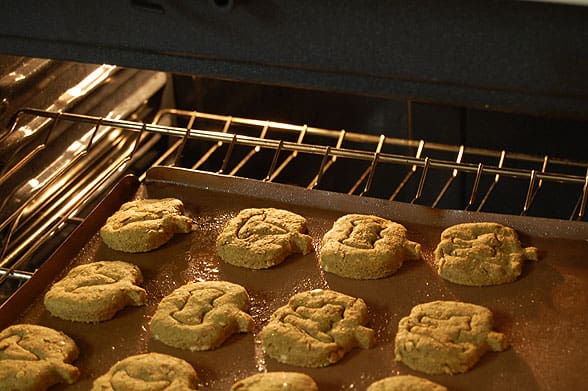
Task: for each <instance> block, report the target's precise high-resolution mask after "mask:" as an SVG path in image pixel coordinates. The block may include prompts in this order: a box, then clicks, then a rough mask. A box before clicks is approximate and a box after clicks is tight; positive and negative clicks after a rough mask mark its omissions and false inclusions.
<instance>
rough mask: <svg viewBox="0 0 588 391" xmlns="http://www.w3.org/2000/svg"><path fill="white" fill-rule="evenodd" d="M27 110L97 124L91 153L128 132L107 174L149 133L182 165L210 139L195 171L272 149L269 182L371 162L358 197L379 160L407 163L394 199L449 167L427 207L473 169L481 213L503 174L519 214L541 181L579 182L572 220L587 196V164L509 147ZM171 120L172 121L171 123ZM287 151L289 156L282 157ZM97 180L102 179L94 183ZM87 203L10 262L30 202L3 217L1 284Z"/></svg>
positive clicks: (177, 116)
mask: <svg viewBox="0 0 588 391" xmlns="http://www.w3.org/2000/svg"><path fill="white" fill-rule="evenodd" d="M24 116H35V117H41V118H46V119H49V120H51V121H52V124H51V128H54V127H55V125H56V124H57V123H58V122H61V121H69V122H73V123H84V124H90V125H92V126H93V127H94V131H93V136H92V137H91V138H90V140H89V141H88V144H87V145H86V149H85V151H84V153H83V154H87V153H89V152H90V151H91V149H92V148H93V143H94V136H95V135H96V134H97V133H98V130H99V129H101V128H104V127H106V128H109V129H117V130H123V131H127V132H130V133H131V134H132V135H133V137H134V142H133V143H132V146H130V147H129V148H126V149H125V151H126V152H125V154H126V155H125V156H121V158H120V159H119V160H117V162H116V163H114V164H113V166H112V167H111V169H110V170H109V175H112V174H114V173H120V172H122V171H124V167H125V166H126V165H127V164H128V162H129V161H130V160H132V159H133V155H134V154H135V153H136V151H137V149H138V148H139V147H140V146H141V144H142V142H143V140H144V139H145V137H144V134H146V133H150V134H159V135H163V136H168V137H170V139H172V140H174V142H172V143H170V144H171V145H170V146H169V147H168V149H167V150H166V151H164V152H163V153H162V154H161V155H160V157H159V159H158V160H157V161H156V162H155V164H154V165H171V166H181V161H182V156H183V153H184V149H185V146H186V144H187V143H188V141H190V140H196V141H200V142H207V143H208V144H207V145H210V147H209V148H208V150H207V151H205V152H204V153H203V154H202V156H201V157H200V158H198V159H197V161H196V163H194V164H193V165H191V166H190V167H186V168H189V169H194V170H198V169H202V168H203V166H204V164H205V163H206V162H207V161H208V159H209V158H210V156H211V155H212V154H213V153H215V152H217V151H219V149H220V148H221V147H223V146H224V147H225V149H226V150H225V151H224V158H223V159H222V164H221V167H220V168H219V169H218V170H216V171H215V172H216V173H222V174H226V175H238V174H239V171H240V169H241V168H242V167H243V166H244V165H246V164H247V162H248V161H249V160H250V159H251V158H252V157H253V156H254V155H255V154H256V153H258V152H259V151H260V150H270V151H273V159H271V163H270V164H269V166H268V167H267V175H266V176H265V178H264V179H263V180H264V181H269V182H272V181H277V180H278V178H279V175H280V173H281V172H283V170H284V169H285V168H286V167H287V166H288V165H289V164H290V163H291V162H292V161H293V160H295V159H296V158H297V157H298V156H299V155H302V154H309V155H315V156H318V157H319V158H320V159H319V160H320V164H318V166H317V167H315V169H314V170H315V171H314V172H315V175H314V178H313V179H312V180H311V181H310V183H308V184H307V186H306V187H307V188H309V189H313V188H317V187H319V186H320V184H321V179H322V178H323V176H324V175H325V173H326V172H327V171H328V170H329V168H330V167H331V166H332V165H333V164H334V163H335V162H336V161H337V159H352V160H354V161H362V162H364V163H365V164H366V165H367V168H366V169H365V170H364V171H363V172H362V173H361V175H360V176H359V177H358V178H357V180H356V181H355V183H354V184H353V185H352V186H351V187H350V188H349V189H348V191H347V193H348V194H356V195H359V196H363V195H367V194H368V193H369V190H370V188H371V186H372V180H373V178H374V173H375V171H376V168H377V167H378V166H380V165H383V164H394V165H400V166H404V167H405V169H406V174H405V176H404V179H403V180H402V181H400V182H399V183H398V185H397V187H396V188H395V189H394V191H392V192H391V195H390V196H389V199H390V200H394V199H395V198H396V195H397V194H398V193H399V192H400V191H401V190H402V189H403V187H404V186H405V185H406V183H407V182H408V180H409V179H410V178H412V177H415V178H417V177H418V178H419V179H418V187H417V189H416V192H415V194H414V196H413V197H412V200H411V201H410V202H411V203H416V202H418V201H419V200H420V199H421V197H422V195H423V189H424V185H425V183H426V181H427V179H428V173H429V172H430V170H432V169H437V170H444V171H445V172H447V174H448V175H447V178H448V179H447V180H446V182H445V184H444V185H443V186H442V188H441V190H440V191H439V193H438V194H437V196H436V197H435V201H433V202H432V203H431V204H430V205H429V206H431V207H437V206H438V204H439V202H440V200H441V199H442V198H443V196H444V194H445V193H446V191H447V189H448V188H449V187H450V186H451V185H452V183H453V182H454V181H455V179H456V178H457V177H458V176H459V175H461V174H469V175H473V176H474V178H475V179H474V181H473V185H472V188H471V190H470V193H469V198H468V202H467V204H466V205H465V207H464V209H465V210H476V211H482V210H483V207H484V204H485V202H486V200H487V199H488V197H489V196H490V194H491V193H492V191H493V189H494V188H495V186H496V185H497V184H498V182H499V181H500V180H501V179H502V178H504V177H509V178H515V179H517V180H521V181H525V183H526V187H527V191H526V195H525V197H524V200H523V203H522V204H523V207H522V210H521V212H520V214H521V215H526V214H527V212H528V210H529V208H530V206H531V205H532V203H533V200H534V199H535V196H536V195H537V194H538V192H539V191H540V190H541V188H542V186H543V184H544V183H546V182H556V183H562V184H571V185H574V186H577V188H578V199H577V201H576V203H575V205H573V206H572V207H570V210H572V213H571V215H570V217H569V219H570V220H580V221H581V220H583V219H585V211H586V203H587V200H588V162H578V161H572V160H566V159H557V158H551V157H549V156H543V157H539V156H534V155H527V154H521V153H514V152H508V151H505V150H502V151H496V150H489V149H482V148H470V147H466V146H463V145H446V144H438V143H430V142H426V141H424V140H407V139H400V138H393V137H386V136H384V135H379V136H378V135H371V134H362V133H354V132H348V131H345V130H329V129H322V128H316V127H310V126H307V125H294V124H287V123H280V122H272V121H263V120H255V119H248V118H239V117H232V116H226V115H218V114H208V113H201V112H197V111H184V110H176V109H163V110H160V111H159V112H158V113H157V115H156V116H155V118H154V120H153V122H152V123H149V124H148V123H143V122H136V121H129V120H122V119H116V118H107V117H96V116H89V115H81V114H73V113H65V112H52V111H46V110H38V109H22V110H20V111H19V112H18V113H17V114H16V115H15V116H14V118H13V120H12V126H11V131H14V129H16V128H17V127H18V124H19V123H20V121H21V120H22V118H23V117H24ZM166 120H167V121H168V122H166ZM180 120H181V121H183V122H184V123H186V125H185V126H172V125H168V124H167V123H175V122H178V121H180ZM204 122H206V127H208V129H205V128H204V127H199V125H201V124H203V123H204ZM164 123H165V124H164ZM241 126H246V127H248V129H249V130H250V131H251V134H256V135H250V134H249V133H248V134H240V133H237V131H236V128H238V127H241ZM50 132H51V130H49V132H48V134H47V136H46V137H45V142H46V140H47V139H48V138H49V137H50ZM271 132H277V134H278V135H280V137H278V138H270V137H269V134H270V133H271ZM286 135H289V136H290V138H292V137H293V138H294V139H295V140H294V141H287V140H286V139H287V137H286ZM310 136H313V137H321V138H323V139H324V140H326V142H325V145H323V144H313V143H305V138H306V137H310ZM345 143H353V144H354V145H355V144H357V143H360V144H361V145H365V146H369V148H370V149H365V150H363V149H357V148H345V147H344V144H345ZM236 146H243V147H247V148H250V150H249V153H248V154H247V155H246V156H245V157H244V158H243V159H242V160H240V162H239V163H238V164H236V165H233V166H232V167H230V166H229V162H230V159H231V155H232V153H233V150H234V148H235V147H236ZM386 146H396V147H405V148H407V150H410V151H413V152H414V154H398V153H387V152H385V151H384V149H385V147H386ZM44 148H45V145H44V144H43V143H41V144H40V145H38V146H36V147H35V148H33V149H32V150H31V152H29V153H28V154H26V156H24V157H21V158H20V160H18V161H16V162H12V163H11V164H9V165H8V166H6V167H5V169H4V170H3V171H2V172H0V185H1V184H3V183H4V182H5V181H6V180H7V179H9V178H10V177H12V176H13V175H15V174H16V173H17V172H18V168H19V167H22V166H24V165H25V164H27V162H29V161H31V160H32V159H34V157H35V155H36V154H37V153H39V152H40V151H42V150H43V149H44ZM425 151H443V152H446V153H450V154H453V155H455V159H454V160H447V159H438V158H434V157H431V156H427V154H426V152H425ZM284 155H286V157H285V158H284ZM465 156H470V157H471V156H478V157H485V158H490V159H491V160H494V161H495V164H483V163H472V162H467V161H465V159H464V157H465ZM280 157H282V159H280ZM507 160H508V161H516V162H524V163H528V164H531V165H535V166H537V168H536V169H535V168H532V169H526V168H512V167H507V166H506V165H505V161H507ZM553 166H564V167H574V168H577V169H579V170H581V172H585V173H586V174H585V175H572V174H568V173H562V172H556V171H553V170H551V169H550V168H551V167H553ZM419 175H420V177H419ZM484 176H486V177H491V178H492V184H491V185H490V186H489V187H488V188H487V189H486V191H485V193H484V195H482V196H480V194H479V193H480V188H479V186H480V180H481V178H482V177H484ZM142 178H143V177H141V179H142ZM101 183H103V182H101ZM98 185H99V184H97V185H96V186H98ZM33 198H34V197H33ZM478 200H481V201H478ZM83 202H84V199H81V200H78V201H77V202H76V203H75V205H72V207H71V208H70V209H69V210H62V211H60V213H59V218H58V219H56V221H55V222H54V223H53V225H52V226H51V227H47V229H46V232H44V233H41V234H40V235H39V237H32V238H30V243H29V244H28V246H29V250H28V251H26V252H25V253H24V254H22V255H21V256H20V257H19V258H18V259H9V260H8V261H7V260H6V258H5V256H6V253H7V249H8V248H9V247H10V245H11V244H12V243H11V238H12V237H13V234H14V232H16V231H17V230H18V229H19V221H20V219H21V216H22V214H23V213H24V211H25V209H26V208H27V207H28V206H30V205H28V204H27V203H25V204H23V206H22V207H21V208H19V210H17V211H16V212H15V213H13V214H12V215H11V216H10V217H9V218H8V219H7V220H6V221H4V222H2V223H0V233H3V234H4V242H3V243H2V252H1V253H0V254H1V256H0V284H1V283H2V282H4V281H5V280H7V279H9V278H12V279H20V280H27V279H29V278H30V276H31V275H32V272H31V271H27V270H21V269H19V267H20V266H21V265H22V264H23V263H24V261H25V260H26V258H27V257H29V256H30V255H31V253H32V252H33V251H34V250H35V249H37V248H38V247H39V246H40V245H41V244H42V242H43V240H44V239H46V238H47V237H49V236H51V235H53V234H54V233H55V232H56V231H58V230H59V229H60V227H61V226H62V225H63V224H64V222H66V221H67V222H73V223H76V218H75V217H73V215H74V212H75V210H77V209H78V208H79V207H80V205H81V204H83ZM476 202H477V203H478V205H477V207H475V204H476Z"/></svg>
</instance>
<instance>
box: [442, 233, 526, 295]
mask: <svg viewBox="0 0 588 391" xmlns="http://www.w3.org/2000/svg"><path fill="white" fill-rule="evenodd" d="M434 254H435V264H436V266H437V272H438V273H439V275H440V276H441V277H443V278H444V279H446V280H448V281H451V282H454V283H456V284H461V285H471V286H486V285H499V284H505V283H508V282H512V281H515V280H516V279H517V278H518V277H519V276H520V275H521V272H522V264H523V262H524V261H526V260H533V261H536V260H538V250H537V249H536V248H535V247H527V248H522V247H521V243H520V241H519V238H518V235H517V233H516V231H515V230H514V229H512V228H510V227H506V226H504V225H501V224H497V223H465V224H458V225H454V226H452V227H449V228H447V229H445V230H444V231H443V232H442V233H441V242H440V243H439V244H438V245H437V248H436V249H435V252H434Z"/></svg>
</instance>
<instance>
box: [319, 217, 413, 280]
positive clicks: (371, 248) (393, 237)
mask: <svg viewBox="0 0 588 391" xmlns="http://www.w3.org/2000/svg"><path fill="white" fill-rule="evenodd" d="M420 253H421V246H420V244H418V243H415V242H411V241H410V240H408V239H407V238H406V228H404V227H403V226H402V225H400V224H398V223H394V222H392V221H390V220H386V219H384V218H381V217H377V216H370V215H361V214H349V215H345V216H343V217H340V218H339V219H337V221H335V223H334V224H333V228H331V230H330V231H329V232H327V233H326V234H325V236H324V237H323V241H322V249H321V254H320V263H321V265H322V267H323V269H324V270H325V271H326V272H330V273H333V274H336V275H338V276H341V277H347V278H355V279H375V278H383V277H388V276H390V275H392V274H393V273H395V272H396V271H397V270H398V269H399V268H400V266H402V263H403V262H404V261H405V260H412V259H419V258H420Z"/></svg>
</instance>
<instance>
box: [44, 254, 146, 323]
mask: <svg viewBox="0 0 588 391" xmlns="http://www.w3.org/2000/svg"><path fill="white" fill-rule="evenodd" d="M142 280H143V277H142V275H141V271H140V270H139V268H138V267H137V266H136V265H133V264H130V263H127V262H121V261H99V262H92V263H88V264H84V265H79V266H76V267H74V268H73V269H71V270H70V271H69V273H67V275H66V276H65V277H64V278H63V279H61V280H59V281H58V282H56V283H55V284H53V286H52V287H51V289H49V291H48V292H47V293H46V294H45V297H44V304H45V307H46V308H47V310H48V311H49V312H50V313H51V315H53V316H56V317H58V318H61V319H66V320H73V321H77V322H100V321H104V320H108V319H111V318H112V317H114V315H115V314H116V313H117V312H118V311H120V310H121V309H123V308H124V307H126V306H127V305H131V306H141V305H144V304H145V299H146V296H147V293H146V292H145V290H144V289H143V288H141V287H140V286H138V284H140V283H141V282H142Z"/></svg>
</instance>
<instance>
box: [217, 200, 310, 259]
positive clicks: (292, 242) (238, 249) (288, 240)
mask: <svg viewBox="0 0 588 391" xmlns="http://www.w3.org/2000/svg"><path fill="white" fill-rule="evenodd" d="M306 232H307V228H306V219H305V218H304V217H302V216H299V215H297V214H295V213H292V212H289V211H287V210H283V209H274V208H265V209H244V210H242V211H241V212H239V214H238V215H237V216H235V217H234V218H232V219H230V220H229V221H228V222H227V224H226V226H225V228H224V229H223V231H222V232H221V233H220V235H219V236H218V238H217V240H216V248H217V252H218V255H219V257H220V258H221V259H222V260H223V261H225V262H227V263H230V264H232V265H235V266H241V267H247V268H250V269H267V268H269V267H272V266H275V265H277V264H279V263H281V262H282V261H284V259H286V257H288V256H289V255H291V254H296V253H302V254H308V253H310V252H311V251H312V238H311V237H310V236H308V235H306V234H305V233H306Z"/></svg>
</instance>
